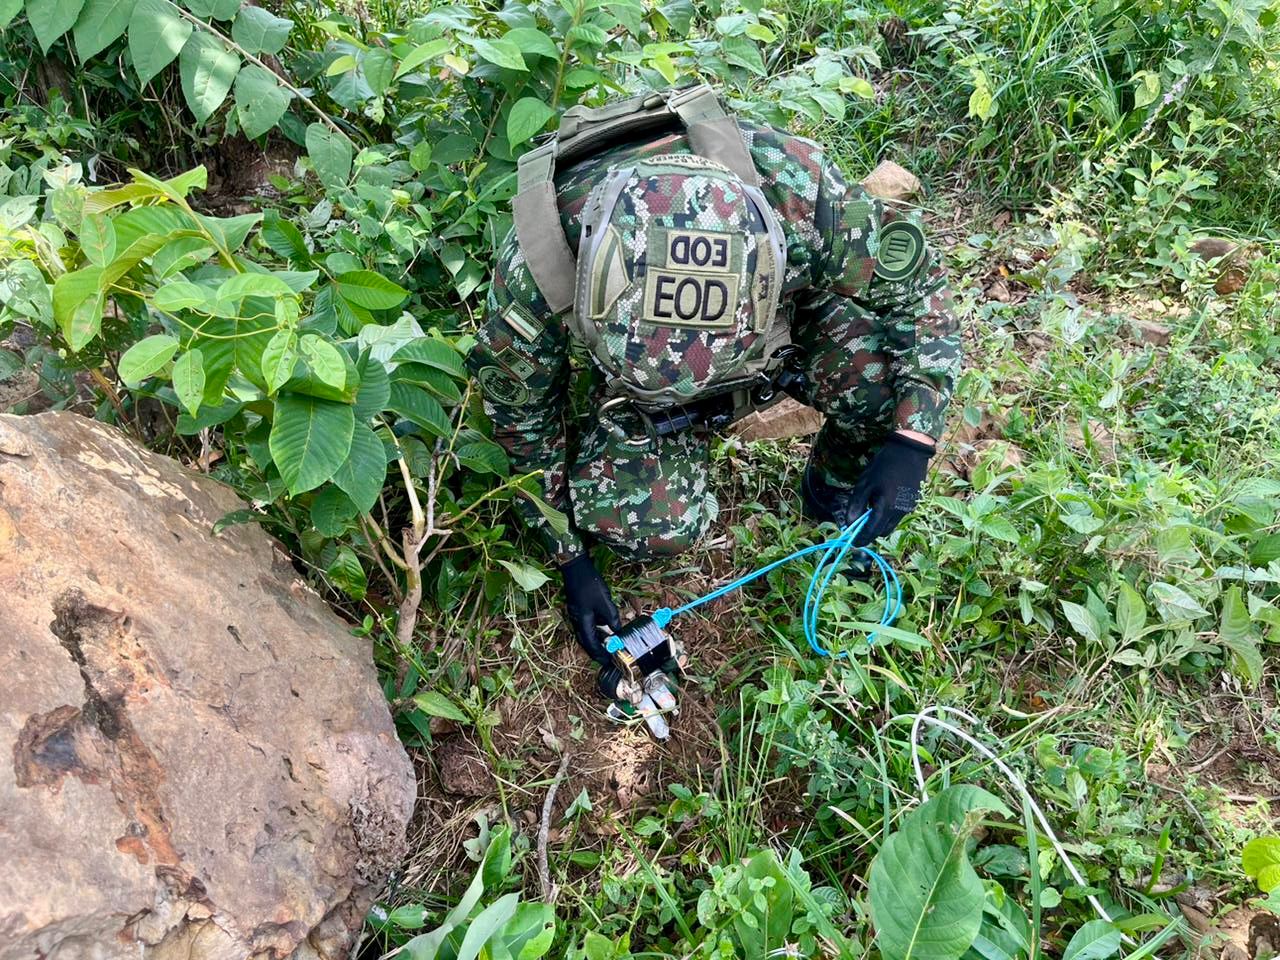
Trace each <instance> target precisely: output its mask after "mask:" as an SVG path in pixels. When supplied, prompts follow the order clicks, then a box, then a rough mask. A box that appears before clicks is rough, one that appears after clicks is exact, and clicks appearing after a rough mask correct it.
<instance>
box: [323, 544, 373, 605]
mask: <svg viewBox="0 0 1280 960" xmlns="http://www.w3.org/2000/svg"><path fill="white" fill-rule="evenodd" d="M325 575H326V576H327V577H328V578H329V579H330V580H331V581H332V582H333V583H334V584H335V585H336V586H337V587H338V588H339V589H341V590H342V591H343V593H345V594H346V595H347V596H349V597H351V599H353V600H363V599H364V595H365V592H366V591H367V590H368V588H369V581H368V578H367V577H366V576H365V572H364V566H363V565H362V564H361V563H360V558H359V557H358V556H356V552H355V551H354V550H352V549H351V548H350V547H348V546H341V547H339V548H338V555H337V556H336V557H334V558H333V562H332V563H330V564H329V568H328V569H327V570H325Z"/></svg>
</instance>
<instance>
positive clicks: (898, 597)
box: [651, 510, 902, 659]
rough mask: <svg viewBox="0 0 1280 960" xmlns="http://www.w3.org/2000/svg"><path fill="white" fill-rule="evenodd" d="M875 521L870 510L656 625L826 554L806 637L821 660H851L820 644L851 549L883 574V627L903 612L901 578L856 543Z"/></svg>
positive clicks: (809, 603)
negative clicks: (825, 612) (829, 601)
mask: <svg viewBox="0 0 1280 960" xmlns="http://www.w3.org/2000/svg"><path fill="white" fill-rule="evenodd" d="M870 519H871V511H870V510H868V511H867V512H866V513H864V514H863V515H862V516H860V517H859V518H858V519H857V520H855V521H854V522H853V523H851V524H849V525H848V526H847V527H845V528H844V529H843V530H841V531H840V536H838V537H836V538H835V539H834V540H827V541H824V542H823V543H818V544H814V545H813V546H811V547H803V548H801V549H799V550H797V551H795V552H794V553H791V554H788V555H787V556H785V557H783V558H782V559H781V560H775V561H773V563H768V564H765V565H764V566H763V567H760V568H759V569H758V570H754V571H752V572H751V573H748V574H747V575H746V576H743V577H739V578H738V579H737V580H734V581H733V582H732V583H727V584H725V585H724V586H723V587H719V588H717V589H715V590H712V591H711V592H710V593H708V594H704V595H703V596H701V597H698V598H697V599H695V600H690V601H689V602H688V603H686V604H685V605H684V606H682V607H676V608H675V609H674V610H672V609H671V608H670V607H662V608H660V609H658V610H655V611H654V612H653V613H652V614H651V616H652V617H653V622H654V623H656V624H657V625H658V626H659V627H661V628H662V629H664V630H665V629H666V627H667V625H668V624H670V623H671V621H672V619H674V618H675V617H677V616H679V615H680V614H682V613H687V612H688V611H690V610H694V609H696V608H698V607H700V606H702V605H703V604H704V603H710V602H711V601H712V600H717V599H719V598H720V597H723V596H724V595H725V594H726V593H732V592H733V591H734V590H737V589H739V588H741V587H743V586H745V585H746V584H748V583H750V582H751V581H752V580H755V579H757V578H759V577H763V576H764V575H765V574H766V573H768V572H769V571H770V570H776V569H777V568H778V567H780V566H782V565H783V564H784V563H790V562H791V561H792V560H798V559H799V558H800V557H804V556H808V555H809V554H811V553H817V552H819V551H821V552H822V556H821V558H819V560H818V565H817V567H815V568H814V571H813V576H812V577H810V578H809V589H808V590H806V591H805V595H804V616H803V618H802V623H803V627H804V638H805V640H807V641H808V643H809V646H810V648H811V649H812V650H813V652H814V653H816V654H818V656H820V657H830V656H834V657H836V658H837V659H839V658H840V657H847V656H848V655H849V653H848V651H847V650H841V651H840V652H839V653H836V654H832V653H831V651H830V650H828V649H826V648H825V647H823V646H822V644H821V643H819V642H818V624H819V620H820V618H821V615H822V601H823V598H824V597H825V596H826V592H827V587H828V586H829V585H830V584H831V578H832V577H834V576H835V574H836V571H837V570H839V569H840V567H841V565H842V563H843V561H844V558H845V555H846V554H847V553H848V552H849V551H850V550H854V549H856V550H860V551H861V552H862V554H863V556H865V557H867V558H868V559H869V560H870V561H871V562H872V563H873V564H874V565H875V566H876V568H877V569H878V570H879V571H880V577H881V579H882V580H883V581H884V612H883V613H882V614H881V615H880V626H882V627H890V626H893V622H894V621H895V620H897V619H898V614H899V613H901V612H902V583H901V581H899V580H898V575H897V574H896V573H895V572H894V570H893V567H891V566H890V565H889V562H888V561H887V560H885V559H884V557H882V556H880V554H878V553H876V552H875V551H874V550H872V549H871V548H870V547H855V546H854V540H855V539H857V536H858V534H859V533H860V532H861V531H862V528H863V527H865V526H866V525H867V523H868V522H869V521H870ZM875 640H876V634H875V633H872V634H871V636H870V637H868V642H870V643H875Z"/></svg>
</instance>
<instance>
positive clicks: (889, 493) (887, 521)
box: [836, 433, 935, 546]
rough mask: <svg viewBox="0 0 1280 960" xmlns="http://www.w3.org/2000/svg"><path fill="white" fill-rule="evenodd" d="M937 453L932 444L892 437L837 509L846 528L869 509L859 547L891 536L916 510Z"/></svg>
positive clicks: (902, 437) (897, 434)
mask: <svg viewBox="0 0 1280 960" xmlns="http://www.w3.org/2000/svg"><path fill="white" fill-rule="evenodd" d="M934 450H935V448H934V446H933V444H931V443H921V442H920V441H919V440H912V439H911V438H910V437H904V436H903V435H902V434H900V433H893V434H890V435H889V439H888V440H886V441H885V444H884V446H883V447H881V448H880V449H879V450H878V451H877V452H876V455H875V456H874V457H872V458H871V462H870V463H868V464H867V468H866V469H865V470H863V471H862V476H861V477H859V478H858V482H857V483H855V484H854V485H853V489H852V490H850V491H849V492H848V493H847V494H844V495H843V496H842V497H841V500H843V502H842V503H841V504H840V505H839V506H838V507H837V508H836V514H837V522H838V523H839V524H841V525H842V526H846V527H847V526H848V525H849V524H851V523H853V522H854V521H855V520H857V519H858V518H859V517H860V516H862V515H863V514H864V513H866V512H867V509H868V508H870V510H871V516H870V517H869V518H868V519H867V525H866V526H865V527H863V528H862V531H861V533H859V534H858V539H857V540H856V541H855V543H856V544H857V545H858V546H862V545H864V544H868V543H870V542H871V541H872V540H875V539H876V538H877V537H883V536H887V535H888V534H890V533H892V532H893V530H894V528H895V527H897V525H898V524H899V523H901V522H902V518H903V517H905V516H906V515H907V514H908V513H910V512H911V511H912V510H914V509H915V506H916V502H917V501H918V500H919V499H920V485H921V484H922V483H924V478H925V475H926V474H927V473H928V472H929V458H930V457H932V456H933V454H934Z"/></svg>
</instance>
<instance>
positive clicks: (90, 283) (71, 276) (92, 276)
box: [53, 267, 102, 340]
mask: <svg viewBox="0 0 1280 960" xmlns="http://www.w3.org/2000/svg"><path fill="white" fill-rule="evenodd" d="M101 281H102V268H101V267H83V268H81V269H80V270H73V271H71V272H70V273H64V274H63V275H62V276H60V277H58V279H57V280H55V281H54V282H53V319H54V321H55V322H56V323H57V324H58V326H60V327H61V328H62V329H63V332H64V336H65V335H66V331H67V330H68V329H69V328H70V326H71V322H72V320H71V318H72V314H74V313H75V312H76V310H78V309H79V308H80V306H81V304H83V303H85V302H86V301H88V300H90V299H92V298H94V297H96V296H97V295H98V292H99V289H100V287H101ZM67 339H68V340H70V339H71V338H70V337H69V336H68V337H67Z"/></svg>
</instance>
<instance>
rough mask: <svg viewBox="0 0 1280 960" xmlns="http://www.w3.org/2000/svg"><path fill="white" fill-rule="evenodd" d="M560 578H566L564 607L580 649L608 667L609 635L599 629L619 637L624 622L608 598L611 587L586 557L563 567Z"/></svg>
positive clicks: (611, 600)
mask: <svg viewBox="0 0 1280 960" xmlns="http://www.w3.org/2000/svg"><path fill="white" fill-rule="evenodd" d="M560 574H561V576H563V577H564V599H565V606H566V608H567V610H568V614H569V622H570V623H571V624H573V633H574V636H576V637H577V638H578V645H579V646H581V647H582V649H583V650H585V651H587V655H588V656H589V657H591V659H592V660H595V661H596V662H597V663H609V662H610V660H609V654H608V653H606V652H605V649H604V643H605V638H606V637H607V636H608V634H605V633H601V632H600V630H599V629H598V628H600V627H604V626H607V627H608V628H609V629H610V630H612V631H613V632H614V633H617V632H618V631H619V630H621V629H622V621H621V620H619V619H618V608H617V607H615V606H614V605H613V598H612V597H611V596H609V586H608V584H606V583H605V582H604V577H602V576H600V572H599V571H598V570H596V565H595V564H594V563H592V562H591V557H589V556H588V555H587V554H585V553H584V554H583V555H582V556H580V557H575V558H574V559H572V560H570V561H569V562H568V563H566V564H565V565H564V566H563V567H561V568H560Z"/></svg>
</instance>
